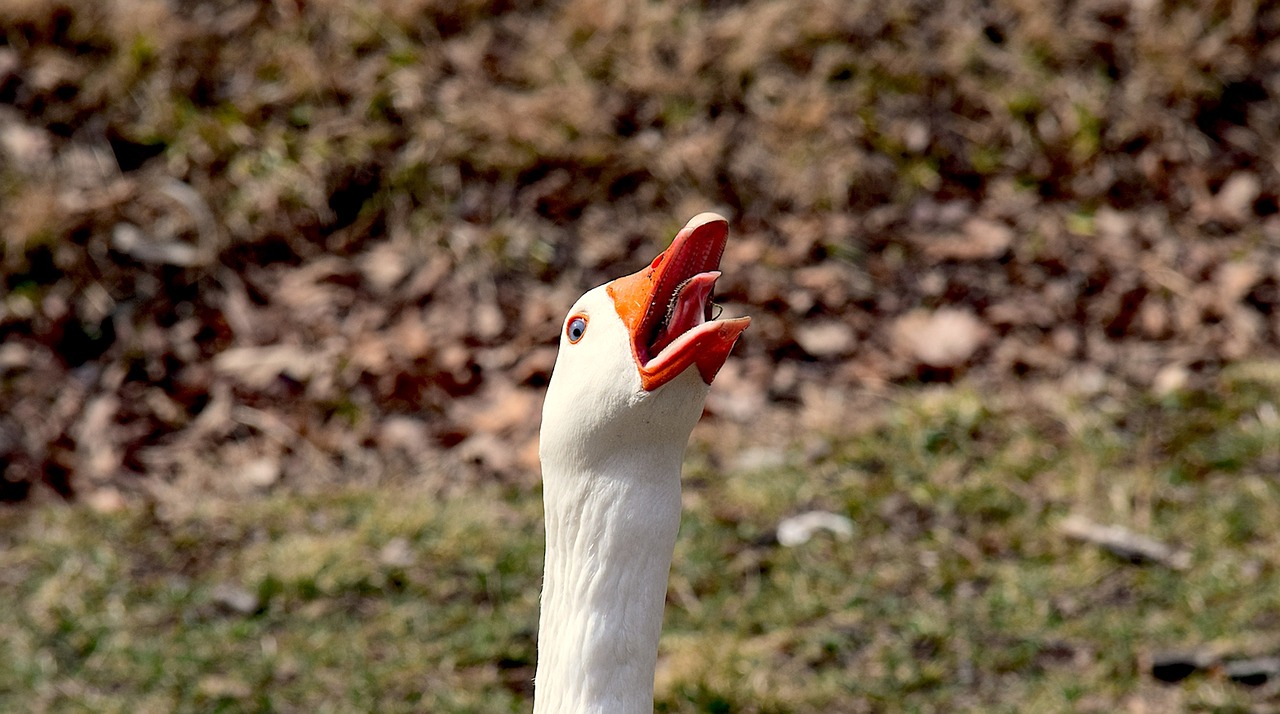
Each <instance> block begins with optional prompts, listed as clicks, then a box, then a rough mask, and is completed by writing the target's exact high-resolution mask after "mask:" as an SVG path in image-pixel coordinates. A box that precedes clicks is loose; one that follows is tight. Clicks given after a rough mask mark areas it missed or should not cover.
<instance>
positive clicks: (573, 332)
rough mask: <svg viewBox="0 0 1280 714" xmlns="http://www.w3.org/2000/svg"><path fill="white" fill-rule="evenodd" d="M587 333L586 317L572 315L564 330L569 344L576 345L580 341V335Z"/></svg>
mask: <svg viewBox="0 0 1280 714" xmlns="http://www.w3.org/2000/svg"><path fill="white" fill-rule="evenodd" d="M586 331H587V316H586V315H574V316H573V317H572V318H570V319H569V324H568V325H566V326H565V328H564V334H565V335H566V336H568V338H569V342H570V343H571V344H577V342H578V340H580V339H582V335H583V334H585V333H586Z"/></svg>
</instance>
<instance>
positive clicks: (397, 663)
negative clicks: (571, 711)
mask: <svg viewBox="0 0 1280 714" xmlns="http://www.w3.org/2000/svg"><path fill="white" fill-rule="evenodd" d="M1278 397H1280V393H1277V391H1276V390H1275V386H1274V385H1271V384H1269V383H1266V382H1265V381H1259V380H1249V379H1246V378H1242V377H1240V376H1239V375H1228V376H1227V377H1225V378H1224V379H1223V381H1222V382H1221V383H1219V384H1217V385H1215V386H1214V387H1213V388H1211V389H1209V390H1206V391H1204V392H1201V393H1196V394H1187V395H1181V396H1179V397H1177V398H1170V399H1166V400H1163V401H1153V400H1146V401H1144V400H1141V399H1128V400H1123V401H1122V402H1120V406H1117V405H1116V404H1112V405H1111V406H1110V407H1107V406H1105V405H1100V404H1093V403H1091V404H1088V405H1083V404H1080V405H1071V404H1069V403H1068V402H1066V401H1065V400H1058V402H1056V403H1049V402H1046V401H1045V400H1042V399H1039V398H1037V397H1034V396H1026V395H1022V396H1019V397H1018V398H1017V399H1011V398H1008V397H999V396H992V395H988V394H982V393H979V392H977V391H975V390H973V389H969V388H964V387H961V388H958V389H941V390H927V391H922V392H904V393H903V395H902V397H901V398H900V399H899V400H898V402H897V403H896V404H895V405H893V406H891V407H889V408H887V409H886V410H885V412H884V414H883V415H882V416H881V418H879V419H877V420H876V421H875V422H874V423H873V424H872V425H870V426H868V427H866V428H864V429H863V430H862V431H861V432H860V433H858V434H855V435H852V436H849V437H841V438H833V439H832V448H831V449H828V450H823V451H822V452H821V453H820V454H818V455H817V456H813V455H810V456H805V454H804V452H803V450H794V451H788V452H787V456H786V457H785V458H783V459H776V460H772V461H768V460H765V461H767V463H766V464H765V465H762V466H760V467H758V468H753V469H747V470H738V471H735V470H728V471H727V472H725V471H723V470H714V471H715V472H714V473H713V469H712V468H711V467H710V466H708V465H706V464H707V463H709V461H710V460H709V459H701V460H695V463H694V464H693V465H692V466H691V468H690V473H689V474H687V476H688V477H690V478H689V481H690V485H689V487H688V488H687V490H686V493H687V498H686V502H687V508H686V514H685V521H684V526H683V530H682V532H681V536H680V540H679V543H678V545H677V553H676V561H675V566H674V568H673V572H672V584H671V589H670V596H669V605H668V610H667V624H666V631H665V634H664V638H663V641H662V645H661V659H660V664H659V673H658V683H657V707H658V710H659V711H663V712H818V711H823V712H831V711H836V712H840V711H877V710H894V711H955V710H966V709H981V710H983V711H1008V712H1014V711H1028V710H1035V711H1113V710H1116V709H1120V708H1124V707H1127V706H1131V705H1136V704H1137V703H1138V702H1141V703H1143V704H1145V705H1147V706H1159V707H1169V706H1172V707H1174V708H1176V709H1180V710H1184V711H1244V710H1246V709H1250V708H1256V707H1258V706H1263V705H1275V704H1276V699H1275V694H1274V688H1271V689H1269V688H1267V687H1259V688H1252V689H1251V688H1247V687H1243V686H1238V685H1233V684H1231V683H1230V682H1227V681H1225V680H1223V679H1222V678H1220V677H1218V676H1216V675H1212V674H1208V675H1198V676H1193V677H1191V678H1189V679H1188V680H1186V681H1184V682H1182V683H1180V684H1177V685H1160V684H1157V683H1155V682H1154V681H1153V680H1152V679H1151V678H1150V675H1149V674H1148V673H1147V672H1146V671H1145V665H1144V664H1143V663H1144V662H1145V661H1147V660H1146V658H1148V657H1149V656H1150V655H1151V654H1152V653H1154V652H1158V651H1164V650H1170V649H1184V648H1186V649H1194V648H1201V647H1204V648H1216V649H1217V650H1218V651H1222V652H1227V653H1234V654H1237V655H1240V656H1246V655H1260V654H1267V653H1269V652H1274V651H1275V648H1276V647H1277V646H1278V645H1280V555H1277V554H1278V553H1280V542H1278V541H1280V535H1277V533H1276V532H1275V530H1274V529H1272V528H1270V527H1269V526H1268V524H1272V523H1276V522H1280V485H1277V483H1276V481H1275V479H1274V476H1273V475H1271V474H1273V473H1274V467H1275V464H1276V463H1278V462H1280V453H1278V450H1280V425H1278V424H1277V423H1276V420H1275V419H1274V405H1275V404H1276V402H1277V399H1278ZM1207 425H1213V426H1212V428H1210V427H1209V426H1207ZM1224 451H1229V452H1230V458H1223V457H1219V456H1215V454H1220V453H1222V452H1224ZM762 463H763V462H762ZM810 508H823V509H827V510H832V511H835V512H839V513H843V514H845V515H848V516H850V517H851V518H852V519H853V520H854V522H855V528H856V531H855V536H854V538H853V539H852V540H849V541H840V540H837V539H834V538H831V537H827V536H825V535H819V536H818V537H816V538H815V539H813V540H811V541H810V542H808V543H806V544H804V545H802V546H799V547H796V548H783V547H781V546H778V545H777V544H776V543H773V542H772V541H771V539H770V534H771V533H772V530H773V528H774V527H775V526H776V524H777V521H778V520H779V519H780V518H782V517H784V516H786V515H789V514H791V513H795V512H799V511H802V510H808V509H810ZM1072 512H1082V513H1085V514H1087V515H1088V516H1090V517H1091V518H1093V519H1095V520H1097V521H1099V522H1106V523H1118V524H1122V525H1125V526H1127V527H1130V528H1133V529H1135V530H1138V531H1141V532H1144V533H1147V534H1149V535H1151V536H1153V537H1155V538H1158V539H1162V540H1166V541H1169V542H1171V543H1173V544H1176V545H1178V546H1180V547H1184V548H1187V549H1189V550H1190V551H1191V552H1192V554H1193V559H1192V565H1191V567H1190V568H1188V569H1187V570H1185V571H1182V572H1174V571H1170V570H1167V569H1165V568H1162V567H1159V566H1151V565H1148V566H1138V565H1133V564H1129V563H1126V562H1122V561H1120V560H1117V559H1115V558H1113V557H1110V556H1108V555H1107V554H1105V553H1102V552H1099V551H1097V550H1096V549H1094V548H1092V547H1090V546H1086V545H1081V544H1078V543H1072V542H1069V541H1067V540H1065V539H1064V538H1063V537H1062V536H1061V535H1060V534H1059V533H1058V531H1057V528H1056V523H1057V521H1058V520H1060V519H1061V518H1062V517H1064V516H1065V515H1066V514H1068V513H1072ZM2 518H3V534H4V535H3V536H0V543H2V544H3V548H2V549H0V573H2V575H0V577H2V578H3V579H4V582H5V590H6V600H7V602H8V603H9V606H8V607H7V608H5V609H4V610H2V611H0V632H3V633H4V634H3V635H0V655H2V656H3V657H4V660H5V661H6V662H9V663H10V666H8V667H6V668H4V669H3V671H0V708H3V709H5V710H45V711H84V710H93V711H244V710H262V711H267V710H273V711H274V710H281V711H298V710H316V711H374V710H376V711H433V712H502V711H520V710H525V709H527V707H528V706H529V703H528V697H529V696H530V693H531V688H530V680H531V678H532V674H533V664H534V653H535V628H536V620H537V593H538V587H539V582H540V577H541V572H540V571H541V549H542V543H541V530H540V528H541V508H540V504H539V502H538V498H537V495H536V494H535V493H523V494H519V493H517V494H515V495H512V494H502V493H499V492H498V491H496V490H480V491H479V492H477V493H473V494H470V495H468V496H467V497H466V498H459V499H455V500H449V501H440V500H438V499H437V498H436V495H435V494H434V493H429V492H426V491H425V490H422V489H415V488H414V487H413V486H400V487H396V488H392V489H382V490H370V489H368V488H367V487H356V486H351V487H346V488H345V489H343V490H339V491H336V492H332V493H327V494H324V495H314V494H312V495H306V494H296V493H283V492H281V493H278V494H274V495H269V496H266V497H264V498H262V499H261V500H255V501H245V502H239V501H237V502H216V501H211V502H209V503H207V504H204V505H202V506H201V507H199V508H196V509H193V510H192V511H191V512H190V514H189V515H185V516H183V517H182V519H181V520H178V521H172V520H169V521H166V520H164V519H162V518H161V517H159V516H157V515H156V513H155V512H154V511H153V509H149V508H147V507H144V506H141V505H135V506H130V507H128V508H126V509H124V510H122V511H119V512H115V513H96V512H93V511H91V510H88V509H86V508H82V507H67V506H62V505H52V504H50V505H40V506H28V507H22V508H19V509H14V510H11V511H8V512H5V513H4V514H3V516H2Z"/></svg>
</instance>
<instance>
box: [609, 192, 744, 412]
mask: <svg viewBox="0 0 1280 714" xmlns="http://www.w3.org/2000/svg"><path fill="white" fill-rule="evenodd" d="M728 240H729V222H728V221H727V220H725V219H724V218H723V217H722V216H719V215H716V214H714V213H700V214H698V215H696V216H694V217H693V218H691V219H689V222H688V223H686V224H685V226H684V228H682V229H680V232H679V233H678V234H676V237H675V240H673V241H672V242H671V245H670V247H668V248H667V249H666V250H665V251H663V252H662V254H661V255H659V256H658V257H657V258H654V259H653V262H652V263H650V264H649V267H647V268H645V269H643V270H641V271H640V272H638V273H634V274H632V275H628V276H626V277H624V278H618V279H617V280H614V281H613V282H611V283H609V287H608V292H609V295H610V297H612V298H613V302H614V304H615V305H616V306H617V309H618V316H619V317H621V318H622V322H623V323H624V324H625V325H626V326H627V332H628V333H629V334H630V336H631V348H632V350H633V352H634V354H635V358H636V364H637V365H638V366H639V369H640V383H641V385H642V386H643V387H644V388H645V389H646V390H648V391H653V390H655V389H657V388H658V387H661V386H662V385H664V384H666V383H667V382H669V381H671V380H672V379H674V378H675V377H676V376H677V375H679V374H680V373H681V372H683V371H685V370H686V369H688V368H689V366H690V365H697V366H698V372H699V373H700V374H701V375H702V381H703V382H706V383H707V384H711V380H713V379H715V376H716V373H717V372H719V371H720V368H721V367H723V366H724V363H725V360H727V359H728V358H729V351H730V350H732V349H733V344H734V343H735V342H737V340H738V335H741V334H742V331H743V330H745V329H747V325H749V324H750V323H751V318H749V317H735V318H729V319H724V320H713V319H711V290H712V289H713V288H714V287H715V284H716V278H718V277H720V271H719V270H717V268H718V267H719V266H720V256H721V255H722V254H723V253H724V246H725V243H726V242H727V241H728Z"/></svg>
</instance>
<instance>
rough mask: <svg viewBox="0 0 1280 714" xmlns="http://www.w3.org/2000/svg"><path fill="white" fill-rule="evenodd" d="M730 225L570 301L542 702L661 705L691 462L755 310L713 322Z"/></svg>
mask: <svg viewBox="0 0 1280 714" xmlns="http://www.w3.org/2000/svg"><path fill="white" fill-rule="evenodd" d="M728 236H729V223H728V221H726V220H725V219H724V218H723V217H722V216H719V215H716V214H714V213H702V214H699V215H697V216H694V217H693V218H692V219H690V220H689V222H688V223H687V224H686V225H685V226H684V228H683V229H681V230H680V232H679V233H678V234H677V235H676V237H675V239H674V240H673V241H672V243H671V245H670V247H668V248H667V249H666V250H665V251H663V252H662V253H661V254H659V255H658V257H657V258H654V260H653V262H652V263H650V264H649V266H648V267H646V268H644V269H642V270H640V271H639V272H637V273H634V274H632V275H628V276H626V277H622V278H618V279H616V280H614V281H612V282H609V283H606V284H604V285H601V286H599V287H597V288H594V289H592V290H590V291H588V292H587V293H586V294H585V295H583V296H582V297H581V298H579V299H578V301H577V302H576V303H575V304H574V305H573V307H572V308H571V309H570V310H569V313H568V315H567V316H566V317H565V319H564V323H563V326H562V330H561V333H560V346H559V351H558V352H557V355H556V361H555V365H554V367H553V369H552V373H551V379H550V381H549V383H548V385H547V393H546V399H545V401H544V403H543V409H542V426H541V431H540V434H539V444H538V455H539V459H540V461H541V465H542V482H543V507H544V510H545V522H546V539H547V543H546V555H545V563H544V572H543V589H542V600H541V612H540V615H539V621H538V654H537V668H536V671H535V674H534V704H533V711H534V714H587V713H592V714H631V713H633V712H635V713H641V712H645V713H649V714H651V713H652V712H653V678H654V669H655V666H656V663H657V658H658V638H659V634H660V632H661V629H662V611H663V606H664V603H665V600H666V592H667V577H668V574H669V571H670V569H671V558H672V554H673V551H674V550H675V542H676V531H677V530H678V529H679V526H680V467H681V463H682V461H683V459H684V452H685V447H686V446H687V444H688V441H689V435H690V433H691V432H692V431H693V426H694V424H695V423H697V421H698V419H699V417H701V415H702V409H703V403H704V401H705V400H706V396H707V392H708V390H709V389H710V385H711V381H712V379H714V378H715V376H716V373H717V372H719V370H720V368H721V367H722V366H723V365H724V363H725V360H727V359H728V357H729V352H730V350H732V349H733V345H734V343H735V342H736V341H737V339H738V337H739V335H741V334H742V331H743V330H745V329H746V328H747V325H748V323H750V322H751V318H749V317H736V318H728V319H712V314H711V308H712V305H711V291H712V288H713V287H714V286H715V282H716V279H717V278H718V277H719V276H720V272H719V271H718V270H717V268H718V267H719V265H720V256H721V254H722V253H723V252H724V247H725V243H726V241H727V240H728Z"/></svg>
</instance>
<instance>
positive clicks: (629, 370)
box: [539, 213, 751, 465]
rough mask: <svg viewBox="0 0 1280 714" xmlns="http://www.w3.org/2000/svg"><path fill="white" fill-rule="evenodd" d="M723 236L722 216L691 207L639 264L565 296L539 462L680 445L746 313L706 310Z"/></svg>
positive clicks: (594, 458) (726, 233)
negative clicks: (569, 303)
mask: <svg viewBox="0 0 1280 714" xmlns="http://www.w3.org/2000/svg"><path fill="white" fill-rule="evenodd" d="M728 236H729V224H728V221H726V220H725V219H724V218H723V217H721V216H719V215H716V214H714V213H702V214H699V215H697V216H694V217H693V218H692V219H690V220H689V222H688V223H687V224H686V225H685V226H684V228H683V229H681V230H680V232H679V233H678V234H677V235H676V237H675V239H674V240H673V241H672V243H671V245H670V247H668V248H667V249H666V250H665V251H663V252H662V253H661V254H659V255H658V257H656V258H654V259H653V261H652V262H651V263H650V264H649V265H648V266H647V267H645V268H643V269H642V270H640V271H638V272H636V273H634V274H632V275H628V276H625V277H622V278H618V279H616V280H613V281H611V282H609V283H606V284H604V285H601V286H599V287H597V288H595V289H593V290H590V291H589V292H587V293H586V294H585V295H583V296H582V297H581V298H579V299H578V301H577V302H576V303H575V304H574V305H573V307H572V308H571V309H570V310H569V312H568V314H567V315H566V316H565V319H564V322H563V324H562V326H561V332H560V349H559V352H558V354H557V356H556V363H555V367H554V369H553V371H552V376H551V381H550V383H549V384H548V386H547V395H546V401H545V403H544V406H543V420H542V424H543V428H542V439H541V442H540V445H539V451H540V455H541V457H542V460H543V462H544V465H545V464H548V462H556V461H559V460H562V459H565V458H568V459H570V460H572V461H574V462H578V463H579V464H581V463H582V462H583V461H598V460H600V459H607V458H614V457H622V458H625V457H626V456H627V454H628V453H629V452H633V451H634V450H635V449H645V448H655V447H657V446H660V445H662V444H664V443H668V442H669V443H672V444H678V448H679V450H680V451H681V452H683V449H684V445H685V443H686V442H687V440H688V437H689V431H690V430H691V429H692V427H693V424H694V423H695V422H696V421H697V420H698V417H699V416H701V414H702V407H703V402H704V400H705V399H706V395H707V390H708V389H709V387H710V384H711V381H712V380H713V379H714V378H715V376H716V373H717V372H719V370H720V368H721V367H722V366H723V365H724V363H725V360H726V359H728V356H729V352H730V351H731V350H732V349H733V345H734V343H735V342H736V341H737V339H738V337H739V335H741V334H742V331H743V330H745V329H746V328H747V325H748V324H749V323H750V322H751V318H749V317H737V318H727V319H714V318H713V306H712V303H711V291H712V289H713V288H714V287H715V283H716V279H717V278H718V277H719V276H720V272H719V271H718V270H717V268H718V267H719V265H720V257H721V254H722V253H723V252H724V247H725V243H726V241H727V240H728ZM584 465H585V464H584Z"/></svg>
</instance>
